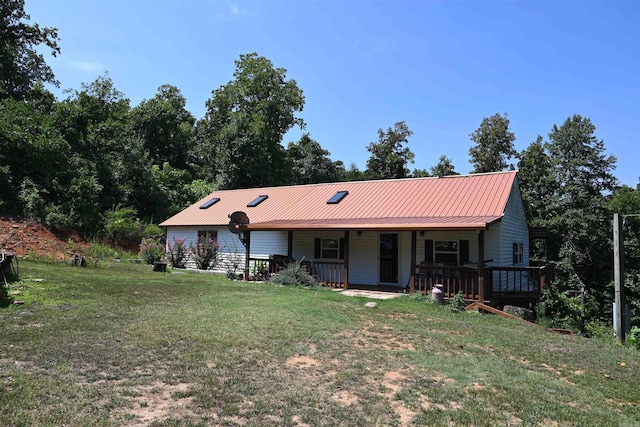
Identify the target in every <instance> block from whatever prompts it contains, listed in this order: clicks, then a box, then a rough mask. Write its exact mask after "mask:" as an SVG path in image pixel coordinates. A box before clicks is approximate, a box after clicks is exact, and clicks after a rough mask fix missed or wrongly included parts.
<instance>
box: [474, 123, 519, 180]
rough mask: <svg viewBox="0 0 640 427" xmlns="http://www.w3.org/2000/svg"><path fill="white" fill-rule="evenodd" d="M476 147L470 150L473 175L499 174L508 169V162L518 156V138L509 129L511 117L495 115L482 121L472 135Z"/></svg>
mask: <svg viewBox="0 0 640 427" xmlns="http://www.w3.org/2000/svg"><path fill="white" fill-rule="evenodd" d="M469 136H470V138H471V140H472V141H473V142H475V145H474V146H472V147H471V148H470V149H469V155H470V156H471V159H470V160H469V163H471V164H472V165H473V166H474V170H473V171H472V173H483V172H498V171H502V170H505V169H507V167H509V164H508V163H507V161H508V160H509V159H510V158H511V157H513V156H515V155H516V154H517V152H516V150H515V148H514V146H513V142H514V141H515V140H516V136H515V134H514V133H513V132H511V131H510V129H509V116H508V115H507V114H506V113H505V114H504V116H501V115H500V114H495V115H493V116H491V117H485V118H484V119H482V123H481V124H480V127H479V128H478V129H476V130H475V131H474V132H473V133H472V134H471V135H469Z"/></svg>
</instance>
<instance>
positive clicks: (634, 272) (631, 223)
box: [609, 182, 640, 325]
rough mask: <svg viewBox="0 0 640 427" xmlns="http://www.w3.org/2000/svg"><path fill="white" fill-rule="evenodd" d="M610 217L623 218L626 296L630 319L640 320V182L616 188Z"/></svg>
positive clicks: (610, 207)
mask: <svg viewBox="0 0 640 427" xmlns="http://www.w3.org/2000/svg"><path fill="white" fill-rule="evenodd" d="M609 211H610V217H612V214H613V213H619V214H621V215H623V218H624V226H623V230H624V237H625V238H624V265H625V286H626V297H627V301H628V302H629V305H630V308H632V309H633V311H634V313H635V315H634V319H633V321H632V323H633V324H635V325H637V324H639V323H638V322H639V321H640V217H638V216H637V215H638V214H640V182H639V183H638V185H637V186H636V188H635V189H633V188H632V187H629V186H626V185H623V186H621V187H619V188H617V189H616V190H615V192H614V194H613V197H612V198H611V202H610V204H609Z"/></svg>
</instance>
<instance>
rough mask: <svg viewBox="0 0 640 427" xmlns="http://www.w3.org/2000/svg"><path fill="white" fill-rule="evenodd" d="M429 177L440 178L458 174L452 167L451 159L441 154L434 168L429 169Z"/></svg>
mask: <svg viewBox="0 0 640 427" xmlns="http://www.w3.org/2000/svg"><path fill="white" fill-rule="evenodd" d="M431 175H432V176H439V177H442V176H450V175H460V174H459V173H458V172H456V168H455V166H453V162H452V161H451V159H450V158H448V157H447V156H445V155H444V154H443V155H442V156H440V158H439V159H438V163H437V164H436V165H435V166H432V167H431Z"/></svg>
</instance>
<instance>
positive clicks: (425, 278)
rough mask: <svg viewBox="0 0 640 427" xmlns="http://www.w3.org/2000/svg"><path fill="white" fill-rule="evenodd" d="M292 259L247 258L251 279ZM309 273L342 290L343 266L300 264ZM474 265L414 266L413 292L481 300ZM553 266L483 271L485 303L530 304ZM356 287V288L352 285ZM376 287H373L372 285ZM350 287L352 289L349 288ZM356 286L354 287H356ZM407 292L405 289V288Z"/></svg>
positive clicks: (262, 276)
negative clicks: (437, 292) (435, 290)
mask: <svg viewBox="0 0 640 427" xmlns="http://www.w3.org/2000/svg"><path fill="white" fill-rule="evenodd" d="M291 261H292V260H291V259H289V258H286V257H281V256H278V257H272V258H250V271H251V272H252V273H253V274H252V275H251V276H253V277H254V279H257V280H267V279H268V278H269V277H271V275H273V274H277V273H278V272H279V271H281V270H282V269H283V268H285V267H286V265H287V264H288V263H289V262H291ZM303 262H304V264H305V265H306V266H307V268H308V269H309V273H310V274H312V275H313V276H314V277H316V278H317V279H318V280H320V281H321V282H322V283H323V284H324V286H327V287H331V288H336V289H344V288H345V280H344V278H345V266H344V263H343V262H338V261H303ZM479 271H480V270H479V268H478V267H477V266H446V265H429V264H424V263H423V264H419V265H416V266H415V272H416V273H415V282H414V292H420V293H423V294H428V293H431V290H432V289H433V287H434V286H441V288H442V291H443V293H444V298H445V299H450V298H453V297H454V296H455V295H456V294H458V293H459V292H461V293H462V296H463V298H464V299H465V300H467V301H470V302H474V301H480V299H481V292H480V280H479V279H480V277H479ZM554 272H555V269H554V265H553V264H548V265H545V266H541V267H494V266H487V267H485V268H484V274H483V277H484V301H480V302H487V303H491V304H492V305H503V304H505V303H512V302H533V301H537V300H538V299H539V298H540V294H541V292H542V289H544V286H545V285H547V284H548V283H550V282H551V281H552V280H553V279H554ZM354 286H355V285H354ZM372 286H375V285H372ZM350 287H351V286H350ZM356 287H357V286H356ZM407 290H408V289H407Z"/></svg>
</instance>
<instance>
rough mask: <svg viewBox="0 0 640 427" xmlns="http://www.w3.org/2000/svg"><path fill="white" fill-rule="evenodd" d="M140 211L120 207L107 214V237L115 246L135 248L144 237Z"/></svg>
mask: <svg viewBox="0 0 640 427" xmlns="http://www.w3.org/2000/svg"><path fill="white" fill-rule="evenodd" d="M137 215H138V211H137V210H135V209H133V208H123V207H122V206H120V205H118V206H116V207H115V208H114V209H113V210H110V211H108V212H106V213H105V225H104V232H105V237H106V238H107V239H108V240H109V241H110V242H111V243H113V244H117V245H120V246H126V247H129V248H131V247H135V246H136V245H137V244H138V242H140V239H141V237H142V225H141V224H140V220H139V219H138V218H137Z"/></svg>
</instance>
